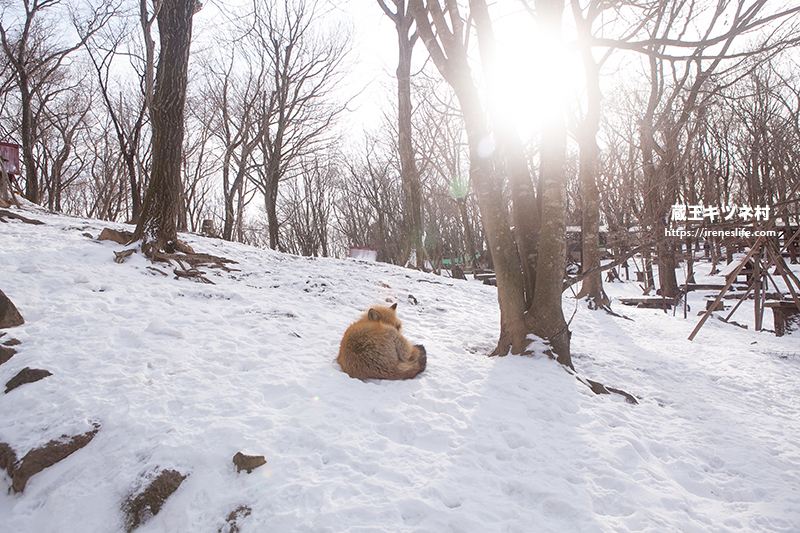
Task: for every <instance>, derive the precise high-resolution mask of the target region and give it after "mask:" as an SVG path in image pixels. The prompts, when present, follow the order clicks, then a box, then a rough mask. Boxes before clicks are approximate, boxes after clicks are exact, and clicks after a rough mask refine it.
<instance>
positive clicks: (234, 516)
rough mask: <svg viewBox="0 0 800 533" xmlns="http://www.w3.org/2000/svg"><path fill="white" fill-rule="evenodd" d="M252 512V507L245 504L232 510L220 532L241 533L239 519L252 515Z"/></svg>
mask: <svg viewBox="0 0 800 533" xmlns="http://www.w3.org/2000/svg"><path fill="white" fill-rule="evenodd" d="M251 512H253V511H252V509H250V508H249V507H247V506H245V505H242V506H240V507H239V508H237V509H236V510H235V511H231V514H229V515H228V518H226V519H225V525H224V526H222V527H221V528H219V533H239V524H237V523H236V522H237V520H239V519H240V518H245V517H247V516H250V513H251Z"/></svg>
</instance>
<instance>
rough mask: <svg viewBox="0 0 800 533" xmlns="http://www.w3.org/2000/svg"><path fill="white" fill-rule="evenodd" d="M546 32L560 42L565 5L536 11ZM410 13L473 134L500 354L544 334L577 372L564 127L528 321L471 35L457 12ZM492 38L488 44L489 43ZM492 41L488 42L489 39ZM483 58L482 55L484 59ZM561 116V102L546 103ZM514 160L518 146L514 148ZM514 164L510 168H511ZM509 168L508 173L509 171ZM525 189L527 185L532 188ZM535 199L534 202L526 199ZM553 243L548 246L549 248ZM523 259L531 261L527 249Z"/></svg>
mask: <svg viewBox="0 0 800 533" xmlns="http://www.w3.org/2000/svg"><path fill="white" fill-rule="evenodd" d="M470 5H471V7H472V12H473V14H474V13H476V12H478V13H479V15H478V18H482V22H481V24H482V30H481V29H479V37H478V40H479V43H480V40H481V34H483V35H487V34H488V30H489V29H490V28H489V22H490V21H489V20H488V16H486V15H485V10H486V6H485V4H484V3H482V2H481V0H473V2H471V3H470ZM536 7H537V11H538V13H539V15H540V17H542V19H541V20H542V24H543V25H544V26H545V27H548V28H550V29H551V31H552V32H553V37H554V38H555V39H558V38H559V37H560V33H559V32H560V17H561V10H563V2H559V1H554V2H551V1H542V2H538V3H537V6H536ZM409 8H410V10H411V12H412V14H413V15H414V19H415V21H416V24H417V31H418V32H419V34H420V37H421V38H422V40H423V42H424V43H425V46H426V48H427V49H428V53H429V54H430V56H431V59H432V60H433V63H434V64H435V65H436V67H437V69H438V70H439V72H440V73H441V74H442V76H443V77H444V78H445V80H446V81H447V82H448V83H449V84H450V85H451V86H452V87H453V90H454V91H455V93H456V95H457V97H458V100H459V104H460V107H461V112H462V114H463V117H464V124H465V126H466V131H467V139H468V144H469V151H470V177H471V179H472V183H473V185H474V186H475V190H476V192H477V195H478V201H479V204H480V208H481V216H482V219H483V224H484V229H485V232H486V238H487V240H488V242H489V248H490V251H491V254H492V258H493V260H494V266H495V270H496V275H497V288H498V301H499V304H500V313H501V318H500V322H501V323H500V340H499V342H498V345H497V348H495V350H494V353H495V354H502V355H504V354H506V353H508V352H509V351H511V352H512V353H523V352H525V351H526V350H527V349H528V346H529V344H530V341H529V340H528V338H527V336H528V334H530V333H534V334H538V335H540V336H542V337H543V338H546V339H548V340H549V341H550V343H551V345H552V347H553V350H554V352H555V354H556V355H557V357H558V360H559V361H560V362H561V363H563V364H565V365H568V366H572V362H571V358H570V352H569V331H568V329H567V324H566V321H565V320H564V316H563V312H562V310H561V292H562V287H563V275H564V261H565V256H566V236H565V218H564V217H565V211H566V193H565V189H564V187H565V186H564V168H563V166H564V157H565V155H564V146H565V145H566V130H565V129H564V125H563V114H562V115H561V124H560V125H559V122H558V119H556V121H555V122H554V123H553V124H551V130H550V131H548V132H547V133H545V134H543V140H542V152H541V169H540V174H541V176H540V187H543V188H542V191H541V192H540V197H541V206H542V207H541V209H542V211H541V214H542V218H543V219H547V220H548V224H546V225H542V228H543V229H544V228H547V229H546V231H543V232H541V233H540V234H539V237H540V243H542V245H540V248H539V250H538V255H537V257H536V281H535V292H534V294H533V297H532V299H531V302H532V306H531V307H530V311H531V312H530V313H529V312H528V309H529V306H528V305H527V304H526V296H525V283H524V279H523V275H522V272H523V270H522V265H521V262H520V257H519V256H518V255H517V244H516V242H515V240H514V236H513V235H512V233H511V228H510V226H509V223H508V210H507V207H506V202H505V200H504V198H503V195H502V182H500V181H499V180H498V179H497V176H496V174H495V169H494V160H493V159H492V157H491V156H490V155H489V154H487V153H486V151H485V150H483V149H482V144H484V145H485V142H486V140H487V139H488V138H489V135H490V126H489V121H488V118H487V114H486V112H485V110H484V108H483V106H482V103H481V97H480V93H479V90H478V87H477V86H476V85H475V83H474V81H473V79H472V70H471V68H470V66H469V61H468V53H467V50H468V49H467V43H466V40H467V37H468V35H469V31H468V28H467V27H466V26H465V24H464V21H465V19H466V17H463V16H462V15H461V14H460V13H459V10H458V6H457V4H456V3H455V2H453V1H449V0H448V1H447V2H446V10H445V9H443V8H442V6H441V4H440V3H439V1H438V0H429V1H428V2H427V4H426V3H424V2H423V0H411V2H410V4H409ZM485 38H487V37H485ZM489 38H490V37H489ZM482 55H483V54H482ZM548 104H549V105H551V106H552V105H555V106H556V108H560V102H558V101H556V102H548ZM508 146H509V147H510V148H509V153H511V154H513V152H512V151H511V150H513V146H512V145H511V144H510V143H509V144H508ZM512 160H513V159H512V158H510V159H508V161H512ZM509 168H510V165H509V166H508V167H507V172H508V171H509ZM526 187H527V185H526ZM527 199H530V198H527ZM545 242H546V243H547V244H546V245H543V243H545ZM525 250H526V251H525V252H524V254H525V255H524V257H523V259H525V260H528V259H529V254H530V252H529V249H528V248H526V249H525Z"/></svg>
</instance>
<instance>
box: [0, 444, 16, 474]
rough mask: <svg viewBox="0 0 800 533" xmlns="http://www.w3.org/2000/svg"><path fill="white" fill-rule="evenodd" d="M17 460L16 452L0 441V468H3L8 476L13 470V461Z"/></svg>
mask: <svg viewBox="0 0 800 533" xmlns="http://www.w3.org/2000/svg"><path fill="white" fill-rule="evenodd" d="M16 462H17V454H16V453H14V450H12V449H11V446H9V445H8V444H6V443H5V442H0V470H5V471H6V472H7V473H8V477H11V474H13V472H14V463H16Z"/></svg>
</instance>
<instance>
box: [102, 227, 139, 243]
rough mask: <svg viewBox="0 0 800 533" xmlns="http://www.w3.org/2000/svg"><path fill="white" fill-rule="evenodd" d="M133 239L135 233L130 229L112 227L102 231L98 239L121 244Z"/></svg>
mask: <svg viewBox="0 0 800 533" xmlns="http://www.w3.org/2000/svg"><path fill="white" fill-rule="evenodd" d="M131 239H133V233H131V232H130V231H117V230H115V229H111V228H105V229H103V231H101V232H100V236H99V237H97V240H98V241H114V242H116V243H119V244H128V243H129V242H131Z"/></svg>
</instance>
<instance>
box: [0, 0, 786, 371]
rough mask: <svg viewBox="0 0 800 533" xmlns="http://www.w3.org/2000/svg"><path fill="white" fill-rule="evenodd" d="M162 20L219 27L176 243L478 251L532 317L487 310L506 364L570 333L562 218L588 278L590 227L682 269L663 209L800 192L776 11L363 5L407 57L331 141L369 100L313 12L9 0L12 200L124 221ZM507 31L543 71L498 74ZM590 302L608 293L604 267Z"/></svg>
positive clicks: (300, 249)
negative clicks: (15, 168) (362, 115)
mask: <svg viewBox="0 0 800 533" xmlns="http://www.w3.org/2000/svg"><path fill="white" fill-rule="evenodd" d="M174 6H184V7H185V9H186V10H188V12H189V16H190V17H191V14H192V13H193V14H194V17H195V18H196V17H198V16H199V15H198V14H199V13H202V12H203V11H204V10H205V11H206V12H208V10H216V11H215V12H218V13H219V16H216V18H215V24H214V25H213V26H211V28H212V29H209V27H208V26H205V27H204V29H203V31H200V30H199V29H198V28H197V27H195V28H194V29H193V33H191V31H192V28H191V23H190V27H189V30H190V34H189V35H188V36H187V38H188V37H191V54H190V56H189V66H188V75H187V83H186V88H185V106H184V113H183V117H182V129H183V136H182V139H179V140H180V141H181V142H182V147H183V148H182V156H181V157H180V158H179V159H180V161H175V160H171V161H169V163H170V164H171V165H172V166H171V167H170V168H172V169H173V170H171V171H169V172H171V174H170V176H171V177H172V178H174V179H178V178H179V179H180V186H179V189H180V190H179V191H178V198H179V200H178V203H179V205H178V208H177V211H178V216H177V228H178V231H192V232H200V231H201V230H202V229H203V221H206V220H211V221H213V227H214V232H215V233H216V234H217V235H218V236H219V237H222V238H224V239H228V240H235V241H242V242H246V243H250V244H254V245H257V246H262V247H270V248H273V249H278V250H282V251H286V252H290V253H295V254H302V255H310V256H342V255H344V254H346V251H347V248H348V247H349V246H366V247H373V248H376V249H377V250H378V259H379V260H380V261H386V262H392V263H395V264H405V263H406V262H407V261H408V259H409V258H410V257H411V258H412V259H414V260H415V262H416V264H422V263H421V262H422V261H424V260H429V261H430V263H431V264H432V265H433V266H434V268H438V267H440V265H441V261H442V260H447V259H454V258H467V257H474V256H475V254H481V257H482V258H483V259H484V260H485V259H487V255H489V256H491V258H492V259H493V260H494V266H495V267H496V268H497V272H498V286H499V289H500V291H501V309H502V310H503V313H504V316H506V318H508V317H510V316H520V317H524V318H525V320H523V322H524V324H525V325H520V326H513V320H511V321H510V320H507V319H504V328H506V327H508V328H509V329H508V331H506V330H505V329H504V332H503V335H502V337H501V342H500V346H498V349H501V348H505V349H507V348H508V347H509V346H514V345H516V344H517V341H518V338H519V333H515V331H530V330H531V329H533V330H536V331H537V332H538V333H540V334H542V335H543V336H544V337H545V338H550V339H551V340H552V339H554V338H555V337H558V336H559V335H561V334H562V333H563V332H564V331H565V330H566V326H565V325H564V322H563V317H561V313H560V311H559V312H558V313H556V314H557V315H558V316H557V317H556V318H555V319H553V320H555V322H553V323H552V324H545V323H546V322H547V321H548V320H550V318H549V317H550V316H551V315H552V314H553V313H551V312H550V311H547V310H548V309H549V310H552V309H553V306H554V305H556V304H555V303H553V302H560V293H561V292H560V291H561V287H562V285H561V283H562V280H563V272H564V268H563V266H564V265H563V261H564V256H565V253H564V250H565V246H566V244H565V237H564V233H565V227H567V226H582V227H583V228H584V230H583V232H584V252H585V254H584V255H585V256H584V265H585V267H588V268H585V270H588V269H589V268H591V267H592V266H597V265H599V258H598V257H594V256H595V255H597V254H596V253H593V252H592V250H594V251H595V252H596V251H597V250H598V245H597V242H598V241H597V239H598V233H599V230H598V228H599V226H606V227H607V228H608V233H607V235H608V239H609V246H610V247H612V248H613V249H614V250H615V251H617V252H618V253H619V252H624V251H627V250H631V249H634V248H636V247H638V246H642V245H644V244H646V245H649V248H648V250H652V251H653V253H654V257H656V258H657V260H658V261H659V262H660V263H661V264H662V267H663V268H662V271H663V272H668V271H669V270H670V269H669V267H672V271H673V272H674V267H675V262H676V261H677V253H673V252H676V251H677V250H679V249H680V247H681V245H682V244H683V243H682V241H681V240H680V239H677V238H672V239H670V238H664V236H665V235H666V233H665V230H666V229H667V228H668V225H669V222H670V219H669V216H670V210H671V206H673V205H676V204H682V205H689V206H697V205H701V204H702V205H704V206H718V207H721V208H722V207H725V206H732V205H737V206H770V207H771V209H772V210H773V211H772V213H771V214H776V213H778V212H781V213H783V214H785V215H786V216H787V223H789V222H790V221H789V219H788V214H791V213H792V212H793V211H795V212H796V211H797V209H796V207H797V205H796V204H791V206H790V208H789V209H788V210H787V209H783V207H786V206H787V205H789V204H788V203H787V202H790V201H791V200H792V198H793V197H792V193H793V191H794V189H796V187H797V184H798V183H799V182H800V178H799V176H800V80H799V79H798V76H800V48H798V46H797V45H798V42H799V41H800V7H798V6H797V4H796V2H792V1H784V0H771V1H769V2H768V1H766V0H643V1H639V0H631V1H619V2H607V1H604V0H570V1H568V2H565V1H564V0H499V1H498V2H496V3H494V4H492V5H487V3H486V2H485V0H470V1H469V2H457V1H455V0H441V3H440V0H408V2H406V0H390V1H387V0H376V1H375V2H373V3H371V4H366V5H364V4H362V5H360V6H359V7H356V6H355V5H354V6H353V9H374V10H375V11H376V12H377V13H380V12H381V11H382V12H383V13H382V16H384V17H387V20H390V21H391V22H392V23H393V24H394V26H395V29H396V37H397V43H398V46H397V47H396V48H395V50H394V53H398V52H399V53H398V55H397V56H396V57H395V58H392V59H391V62H392V63H395V62H396V64H397V65H398V68H397V73H396V79H395V80H394V81H393V83H395V84H396V85H395V87H394V88H390V87H389V86H387V87H386V91H387V92H388V91H395V90H396V92H392V93H391V94H389V95H387V98H386V101H387V102H393V104H392V105H391V106H387V107H386V109H385V110H384V117H383V122H382V124H383V125H382V126H381V127H380V128H376V129H374V130H371V131H363V132H362V131H351V129H352V128H351V127H347V128H346V127H343V124H352V123H353V122H352V120H351V116H352V113H354V111H353V110H352V108H351V105H350V104H351V102H352V101H353V98H355V97H356V95H358V94H360V93H361V92H362V91H363V90H364V87H359V86H354V85H353V83H352V81H351V79H353V78H352V76H351V73H352V72H353V70H354V69H357V68H358V60H357V58H358V57H359V53H363V51H359V50H357V49H355V48H354V45H353V43H354V42H355V41H354V40H353V39H352V34H353V32H357V31H358V28H356V27H354V26H353V24H350V23H348V20H347V17H346V13H345V15H343V14H342V12H341V10H333V9H332V8H333V6H331V5H328V4H325V3H324V2H322V1H319V2H316V3H315V2H313V1H311V0H309V1H305V2H304V1H303V0H264V1H261V0H256V1H255V2H252V3H248V2H243V3H241V4H238V5H236V6H235V8H234V7H232V6H231V5H227V4H225V5H223V4H208V5H206V6H203V5H201V4H199V3H198V2H197V1H196V0H140V2H138V3H137V2H129V1H127V0H115V1H113V2H108V1H106V2H103V1H100V0H90V1H88V2H82V1H78V0H76V1H67V0H14V1H10V0H3V2H2V19H1V25H0V30H1V34H0V37H2V62H3V70H2V78H1V79H0V98H1V100H0V102H1V105H2V113H1V115H0V140H1V141H5V142H12V143H17V144H19V145H21V147H22V148H21V150H20V153H21V156H20V158H21V164H22V173H21V175H20V176H16V180H15V181H16V186H17V187H18V188H19V189H20V190H21V191H22V192H23V194H24V196H25V197H26V198H27V199H28V200H30V201H32V202H34V203H37V204H40V205H42V206H44V207H46V208H48V209H51V210H55V211H60V212H64V213H69V214H73V215H79V216H86V217H94V218H99V219H104V220H109V221H116V222H134V223H135V222H137V221H138V220H139V218H140V216H141V214H142V209H143V205H144V202H145V195H146V191H147V190H148V186H149V184H150V179H151V175H152V172H153V169H154V143H153V138H154V135H153V131H154V128H153V126H154V123H157V122H158V120H162V119H164V120H166V118H164V117H165V116H166V115H164V116H162V115H161V113H162V107H157V106H163V105H166V104H164V103H163V102H162V101H161V100H158V101H156V102H154V94H156V93H157V92H158V86H159V83H161V84H162V85H164V86H166V81H164V80H165V79H166V77H162V78H163V79H162V78H159V77H158V76H157V71H158V69H159V68H161V65H160V63H159V60H160V59H162V58H161V56H162V55H163V50H162V47H163V46H164V45H163V43H164V42H165V41H164V40H163V37H164V35H162V33H163V32H164V30H163V28H164V27H166V26H161V24H166V22H165V20H166V18H167V17H166V15H164V13H167V12H168V10H169V9H173V7H174ZM334 14H335V15H336V16H333V15H334ZM511 20H513V22H514V26H513V27H514V28H515V29H514V30H513V31H516V32H518V35H522V36H523V38H524V37H525V36H526V35H530V36H533V37H532V39H533V40H532V42H533V44H531V45H530V46H531V48H530V50H532V51H533V52H532V54H533V55H536V57H537V58H538V59H534V58H531V61H527V58H526V57H525V55H524V54H523V55H522V56H520V55H519V54H515V55H514V56H513V57H514V59H513V60H510V59H509V57H508V56H509V54H508V46H509V42H511V38H510V37H509V36H510V35H511V30H509V29H508V26H507V25H508V24H509V21H511ZM388 27H390V28H391V26H388ZM160 28H162V29H161V30H160ZM394 37H395V36H393V38H394ZM187 42H188V41H187ZM537 43H538V44H537ZM537 47H538V48H537ZM520 57H522V59H520ZM565 64H569V65H576V66H575V67H574V68H573V67H570V68H572V71H570V72H566V73H565V70H566V69H565V67H564V65H565ZM520 73H525V74H526V76H523V77H522V78H520V77H519V74H520ZM511 74H516V75H517V77H516V78H515V77H513V76H511V77H509V75H511ZM159 79H161V81H159ZM509 79H513V80H519V79H523V80H528V81H526V82H524V83H525V84H528V85H529V86H525V87H516V89H519V90H518V91H517V92H518V93H521V94H523V95H525V94H527V95H528V96H526V98H528V99H530V100H531V102H528V103H530V104H532V105H533V106H534V107H537V106H538V107H537V108H538V109H544V110H545V111H544V112H539V115H538V116H535V117H534V118H532V119H531V123H530V124H523V125H520V123H519V120H518V119H519V116H524V114H523V113H522V111H521V109H522V107H523V104H524V102H523V103H520V102H517V103H516V104H515V105H516V106H518V107H516V108H515V107H512V106H509V105H508V102H504V100H507V99H508V97H507V96H506V94H507V90H508V89H509V87H507V86H504V84H506V85H507V84H508V83H509V82H507V81H504V80H509ZM511 83H523V82H519V81H517V82H511ZM534 100H535V101H534ZM515 114H516V115H519V116H513V115H515ZM515 119H516V120H515ZM165 127H175V126H174V125H172V126H170V125H169V124H167V125H166V126H165ZM178 127H181V126H180V125H179V126H178ZM156 148H160V145H159V146H157V147H156ZM156 151H157V150H156ZM156 159H157V158H156ZM178 168H180V171H179V173H180V176H174V174H175V173H176V172H178V170H177V169H178ZM700 218H701V219H702V217H700ZM709 221H711V220H710V219H709ZM632 228H636V229H637V231H635V232H631V231H630V230H631V229H632ZM206 229H208V228H206ZM712 252H713V253H715V254H718V253H721V251H720V250H717V249H715V250H712ZM414 256H415V257H414ZM498 263H500V265H498ZM504 265H505V266H504ZM504 272H507V273H508V276H507V277H504V276H505V274H504ZM520 272H521V275H522V278H520V279H517V278H518V277H519V275H520ZM673 278H674V277H673ZM660 283H661V285H662V287H661V288H662V291H664V293H665V294H670V293H673V292H674V291H675V290H676V286H675V281H674V279H670V277H669V276H668V275H664V276H661V279H660ZM511 286H513V287H517V288H518V289H515V290H514V291H511V292H503V291H504V290H507V289H508V288H509V287H511ZM515 291H516V292H515ZM548 291H549V293H548ZM583 292H584V293H587V292H588V294H589V295H590V296H593V297H594V298H596V299H598V300H600V299H602V282H601V280H600V274H599V273H597V274H595V275H594V276H591V277H587V278H586V279H585V280H584V284H583ZM512 293H514V294H517V293H518V296H517V295H515V296H513V298H512V297H511V296H508V295H510V294H512ZM502 294H506V295H507V296H508V297H505V298H504V297H503V296H502ZM548 302H549V303H548ZM557 305H558V306H560V303H558V304H557ZM504 306H505V307H504ZM536 309H541V310H543V311H542V312H541V313H542V315H541V316H534V315H535V314H536V313H535V312H534V311H535V310H536ZM528 315H530V316H528ZM532 324H539V325H536V326H534V325H532ZM541 324H545V325H541ZM522 338H524V335H523V337H522ZM556 344H557V343H556ZM567 344H568V342H567ZM556 351H558V350H556ZM565 351H566V353H568V348H567V349H566V350H565ZM562 362H563V361H562Z"/></svg>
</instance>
